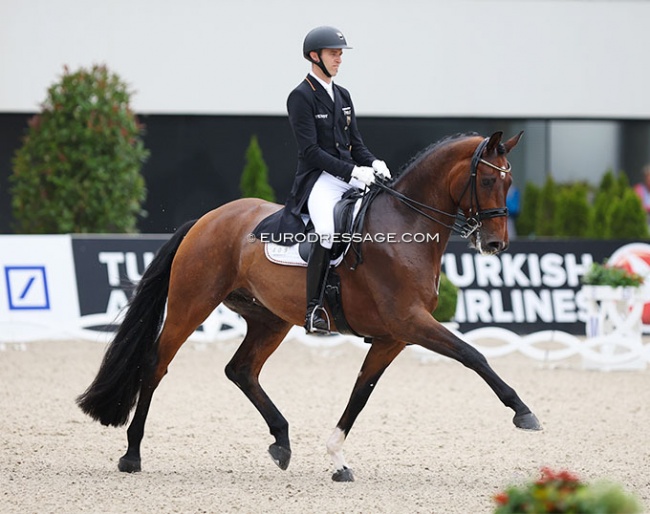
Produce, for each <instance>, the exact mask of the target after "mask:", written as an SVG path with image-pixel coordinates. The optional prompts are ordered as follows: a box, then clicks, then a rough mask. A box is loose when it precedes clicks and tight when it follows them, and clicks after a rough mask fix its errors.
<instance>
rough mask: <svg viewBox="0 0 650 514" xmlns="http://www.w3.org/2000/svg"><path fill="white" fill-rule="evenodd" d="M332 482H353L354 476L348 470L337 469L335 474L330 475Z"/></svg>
mask: <svg viewBox="0 0 650 514" xmlns="http://www.w3.org/2000/svg"><path fill="white" fill-rule="evenodd" d="M332 480H334V482H354V475H353V474H352V470H351V469H350V468H346V467H345V466H344V467H343V469H337V470H336V472H335V473H334V474H333V475H332Z"/></svg>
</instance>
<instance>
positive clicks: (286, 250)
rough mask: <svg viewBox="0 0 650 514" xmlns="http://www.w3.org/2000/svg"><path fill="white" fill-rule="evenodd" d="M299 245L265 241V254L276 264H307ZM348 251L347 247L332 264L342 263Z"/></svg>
mask: <svg viewBox="0 0 650 514" xmlns="http://www.w3.org/2000/svg"><path fill="white" fill-rule="evenodd" d="M298 246H299V245H298V244H295V245H292V246H282V245H278V244H275V243H264V254H265V255H266V258H267V259H268V260H270V261H271V262H274V263H275V264H282V265H284V266H307V262H306V261H305V260H304V259H303V258H302V257H301V256H300V252H299V251H298ZM346 252H347V248H346V249H345V252H343V254H341V255H340V256H339V257H337V258H336V259H335V260H333V261H331V265H332V266H335V267H336V266H338V265H339V264H341V261H342V260H343V257H345V253H346Z"/></svg>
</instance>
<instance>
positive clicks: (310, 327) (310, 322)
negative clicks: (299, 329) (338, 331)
mask: <svg viewBox="0 0 650 514" xmlns="http://www.w3.org/2000/svg"><path fill="white" fill-rule="evenodd" d="M318 311H322V313H323V316H317V314H318ZM319 321H321V322H323V323H325V324H326V325H327V328H324V327H318V326H316V324H317V323H318V322H319ZM305 330H306V331H307V333H308V334H328V335H329V334H330V333H331V330H330V317H329V315H328V314H327V311H326V310H325V309H324V308H323V307H321V306H320V305H317V306H316V307H314V308H313V309H312V311H311V313H310V314H309V315H307V319H306V320H305Z"/></svg>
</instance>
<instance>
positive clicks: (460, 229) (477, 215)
mask: <svg viewBox="0 0 650 514" xmlns="http://www.w3.org/2000/svg"><path fill="white" fill-rule="evenodd" d="M488 141H489V138H487V137H486V138H485V139H484V140H483V141H481V142H480V143H479V145H478V146H477V147H476V150H474V155H472V162H471V165H470V175H469V180H468V182H467V185H466V186H465V189H463V193H462V194H461V195H460V199H459V202H460V200H462V199H463V197H464V196H465V193H467V191H469V192H470V195H471V197H470V207H469V213H470V216H469V217H468V218H466V219H465V221H464V222H463V223H459V222H458V219H457V214H451V213H449V212H445V211H441V210H440V209H436V208H435V207H432V206H430V205H427V204H424V203H421V202H418V201H416V200H413V199H412V198H409V197H408V196H406V195H404V194H402V193H400V192H399V191H396V190H395V189H393V188H392V187H390V186H388V185H386V184H384V183H383V182H381V181H375V184H376V185H377V186H378V187H379V188H380V189H381V190H383V191H384V192H386V193H388V194H389V195H391V196H394V197H395V198H397V199H398V200H399V201H400V202H402V203H403V204H404V205H406V206H407V207H408V208H410V209H412V210H414V211H415V212H417V213H418V214H420V215H422V216H424V217H425V218H427V219H429V220H431V221H433V222H435V223H438V224H439V225H442V226H443V227H445V228H448V229H450V230H452V231H453V232H456V233H457V234H459V235H460V237H462V238H464V239H466V238H468V237H469V236H470V235H472V234H473V233H474V232H475V231H476V230H478V229H479V228H480V227H481V225H482V224H483V223H482V222H483V220H486V219H491V218H498V217H502V216H507V215H508V208H507V207H499V208H496V209H483V210H481V208H480V206H479V203H478V192H477V190H476V177H477V170H478V165H479V163H481V164H485V165H487V166H489V167H490V168H493V169H495V170H498V171H500V172H501V173H510V170H511V166H510V163H508V167H507V168H501V167H500V166H496V165H495V164H492V163H491V162H488V161H486V160H485V159H482V158H481V155H482V153H483V150H485V146H486V145H487V143H488ZM425 210H427V211H431V212H435V213H436V214H442V215H443V216H448V217H449V218H454V223H453V224H447V223H444V222H442V221H440V220H439V219H437V218H434V217H433V216H431V215H430V214H427V213H426V212H424V211H425Z"/></svg>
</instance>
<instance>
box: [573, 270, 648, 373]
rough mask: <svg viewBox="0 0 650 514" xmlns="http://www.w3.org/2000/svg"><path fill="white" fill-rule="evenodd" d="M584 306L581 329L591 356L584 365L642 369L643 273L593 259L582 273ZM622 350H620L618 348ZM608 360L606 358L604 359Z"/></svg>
mask: <svg viewBox="0 0 650 514" xmlns="http://www.w3.org/2000/svg"><path fill="white" fill-rule="evenodd" d="M582 284H583V285H582V288H581V290H580V294H581V295H582V299H583V301H584V302H585V306H586V309H587V317H586V320H585V322H586V327H585V333H586V335H587V338H588V342H589V343H590V347H589V348H590V349H591V350H593V351H594V352H597V353H594V355H593V357H597V358H595V359H594V358H588V359H585V365H586V367H590V368H598V369H606V370H609V369H642V368H645V360H644V359H643V358H642V353H643V342H642V337H641V333H642V326H641V325H642V321H641V318H642V315H643V306H644V302H645V299H644V297H645V294H644V291H643V288H642V286H643V277H642V276H640V275H638V274H637V273H633V272H630V271H628V270H626V269H624V268H620V267H615V266H608V265H607V262H604V263H603V264H599V263H593V264H592V265H591V268H590V269H589V271H588V272H587V273H585V275H584V276H583V277H582ZM621 350H622V351H621ZM608 361H610V362H608Z"/></svg>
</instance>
